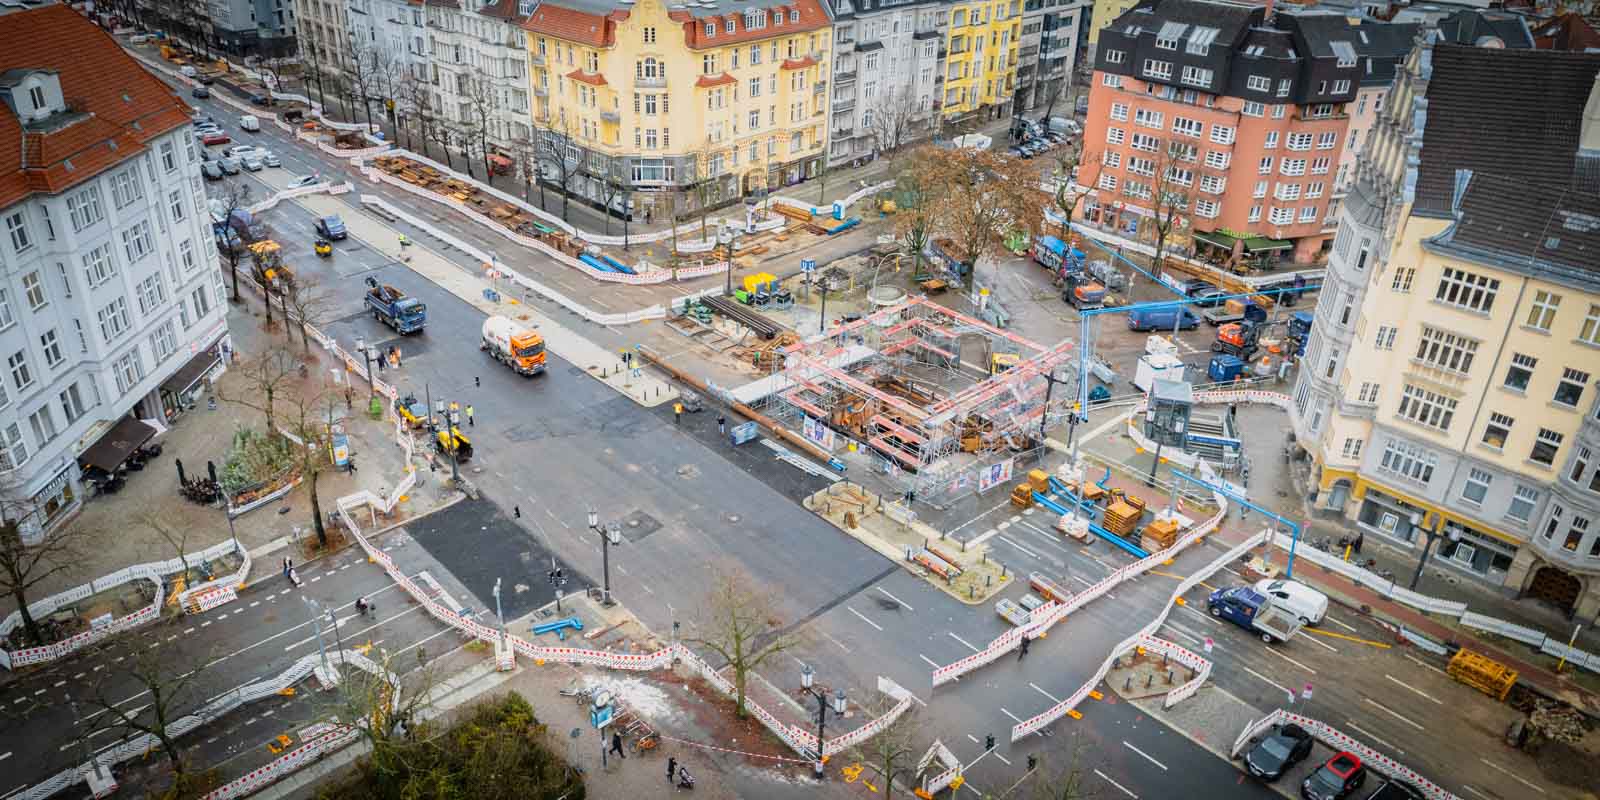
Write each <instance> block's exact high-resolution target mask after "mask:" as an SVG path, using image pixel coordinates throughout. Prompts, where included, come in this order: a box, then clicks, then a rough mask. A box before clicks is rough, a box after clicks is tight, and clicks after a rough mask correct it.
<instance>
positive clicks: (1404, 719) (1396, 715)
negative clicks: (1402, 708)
mask: <svg viewBox="0 0 1600 800" xmlns="http://www.w3.org/2000/svg"><path fill="white" fill-rule="evenodd" d="M1361 699H1363V700H1365V701H1367V702H1368V703H1371V704H1372V705H1374V706H1376V707H1377V708H1378V710H1379V711H1382V712H1383V713H1385V714H1388V715H1389V716H1391V717H1394V718H1395V719H1397V720H1400V721H1401V722H1404V723H1405V724H1407V725H1410V726H1411V727H1413V728H1416V729H1417V730H1419V731H1421V730H1427V729H1426V728H1424V727H1422V726H1421V725H1418V724H1417V723H1415V722H1412V721H1411V719H1410V718H1409V717H1407V716H1406V715H1404V714H1401V713H1400V712H1398V711H1395V710H1394V709H1392V708H1390V707H1388V706H1386V705H1384V704H1382V703H1380V702H1378V701H1376V700H1374V699H1372V698H1370V697H1363V698H1361Z"/></svg>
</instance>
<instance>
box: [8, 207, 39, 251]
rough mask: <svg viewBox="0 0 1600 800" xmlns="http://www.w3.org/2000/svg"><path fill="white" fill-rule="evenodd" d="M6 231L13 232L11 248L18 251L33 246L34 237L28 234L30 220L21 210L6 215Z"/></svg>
mask: <svg viewBox="0 0 1600 800" xmlns="http://www.w3.org/2000/svg"><path fill="white" fill-rule="evenodd" d="M6 232H7V233H9V234H11V249H13V250H15V251H17V252H18V253H22V252H25V251H27V250H28V249H29V248H31V247H33V239H32V238H30V237H29V236H28V221H27V219H26V218H24V217H23V216H22V212H21V211H18V212H17V213H15V214H12V215H10V216H8V217H6Z"/></svg>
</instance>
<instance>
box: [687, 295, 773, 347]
mask: <svg viewBox="0 0 1600 800" xmlns="http://www.w3.org/2000/svg"><path fill="white" fill-rule="evenodd" d="M701 302H704V303H705V304H706V305H708V306H710V307H711V310H713V311H715V312H717V313H718V314H721V315H722V316H724V317H727V318H728V319H731V320H733V321H734V322H737V323H739V324H740V325H743V326H745V327H746V328H749V329H750V330H752V331H754V332H755V334H756V335H757V336H759V337H761V338H763V339H771V338H772V337H774V336H777V335H778V332H779V331H781V330H783V326H782V325H779V324H778V323H776V322H773V321H772V320H770V319H767V318H766V317H764V316H762V315H761V314H758V313H756V312H755V311H754V310H752V309H749V308H746V307H745V306H743V305H741V304H740V303H738V302H737V301H734V300H729V299H728V298H726V297H706V298H703V299H702V301H701Z"/></svg>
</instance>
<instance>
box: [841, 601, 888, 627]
mask: <svg viewBox="0 0 1600 800" xmlns="http://www.w3.org/2000/svg"><path fill="white" fill-rule="evenodd" d="M845 609H846V610H847V611H849V612H850V613H852V614H854V615H856V617H858V618H859V619H860V620H861V621H862V622H865V623H867V624H868V625H871V626H872V627H874V628H876V629H877V630H878V632H879V633H882V632H883V627H882V626H880V625H879V624H878V623H876V622H873V621H872V620H870V619H867V618H866V617H865V616H864V615H862V613H861V612H860V611H857V610H855V609H853V608H851V607H849V606H845Z"/></svg>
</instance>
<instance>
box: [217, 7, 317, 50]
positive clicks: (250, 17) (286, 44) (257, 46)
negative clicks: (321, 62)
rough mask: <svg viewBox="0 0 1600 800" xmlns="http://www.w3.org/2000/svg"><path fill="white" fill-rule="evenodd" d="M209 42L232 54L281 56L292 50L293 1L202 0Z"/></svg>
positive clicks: (293, 47) (293, 48) (293, 33)
mask: <svg viewBox="0 0 1600 800" xmlns="http://www.w3.org/2000/svg"><path fill="white" fill-rule="evenodd" d="M206 13H207V19H206V27H207V30H208V32H209V35H210V38H211V43H212V45H213V46H215V47H216V48H217V49H219V50H221V51H222V52H224V53H227V54H229V55H233V56H261V57H266V58H282V57H284V56H289V55H293V54H294V50H295V42H294V37H295V27H296V26H295V21H294V3H293V2H291V1H290V0H206Z"/></svg>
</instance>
